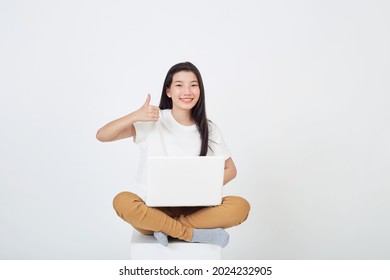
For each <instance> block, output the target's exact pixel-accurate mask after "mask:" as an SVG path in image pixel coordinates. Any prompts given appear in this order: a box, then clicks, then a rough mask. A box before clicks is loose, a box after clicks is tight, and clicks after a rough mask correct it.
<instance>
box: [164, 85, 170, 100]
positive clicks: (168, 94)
mask: <svg viewBox="0 0 390 280" xmlns="http://www.w3.org/2000/svg"><path fill="white" fill-rule="evenodd" d="M165 93H166V94H167V96H168V97H169V98H171V89H170V88H168V87H167V90H166V91H165Z"/></svg>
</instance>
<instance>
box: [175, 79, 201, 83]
mask: <svg viewBox="0 0 390 280" xmlns="http://www.w3.org/2000/svg"><path fill="white" fill-rule="evenodd" d="M173 83H184V82H183V81H180V80H179V81H174V82H173ZM190 83H198V81H197V80H193V81H191V82H190Z"/></svg>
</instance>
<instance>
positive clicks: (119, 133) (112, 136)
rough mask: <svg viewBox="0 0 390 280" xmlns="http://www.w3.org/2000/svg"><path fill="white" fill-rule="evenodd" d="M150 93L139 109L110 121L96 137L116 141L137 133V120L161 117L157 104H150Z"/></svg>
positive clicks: (155, 119) (100, 139) (150, 119)
mask: <svg viewBox="0 0 390 280" xmlns="http://www.w3.org/2000/svg"><path fill="white" fill-rule="evenodd" d="M150 99H151V97H150V94H148V97H147V98H146V102H145V104H144V105H142V107H141V108H139V109H138V110H137V111H134V112H132V113H130V114H128V115H126V116H124V117H121V118H119V119H116V120H114V121H112V122H109V123H108V124H106V125H105V126H103V127H102V128H100V129H99V130H98V132H97V133H96V138H97V139H98V140H99V141H102V142H108V141H116V140H119V139H124V138H128V137H133V136H135V134H136V131H135V128H134V123H136V122H156V121H158V119H159V117H160V109H159V107H157V106H153V105H150Z"/></svg>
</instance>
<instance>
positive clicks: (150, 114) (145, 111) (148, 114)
mask: <svg viewBox="0 0 390 280" xmlns="http://www.w3.org/2000/svg"><path fill="white" fill-rule="evenodd" d="M150 100H151V97H150V94H148V96H147V97H146V101H145V103H144V105H142V107H141V108H139V109H138V110H137V111H136V112H135V113H136V119H137V121H141V122H156V121H158V119H159V117H160V108H159V107H157V106H153V105H150Z"/></svg>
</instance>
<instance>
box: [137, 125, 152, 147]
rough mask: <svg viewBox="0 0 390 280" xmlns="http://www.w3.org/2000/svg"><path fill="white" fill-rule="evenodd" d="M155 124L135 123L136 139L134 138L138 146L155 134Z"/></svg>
mask: <svg viewBox="0 0 390 280" xmlns="http://www.w3.org/2000/svg"><path fill="white" fill-rule="evenodd" d="M155 125H156V123H155V122H136V123H134V128H135V131H136V132H135V137H133V141H134V143H136V144H141V143H142V142H144V141H145V140H146V139H147V138H148V137H149V135H150V134H151V133H152V132H153V129H154V127H155Z"/></svg>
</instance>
